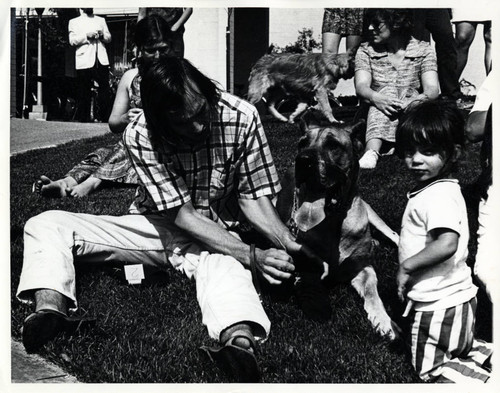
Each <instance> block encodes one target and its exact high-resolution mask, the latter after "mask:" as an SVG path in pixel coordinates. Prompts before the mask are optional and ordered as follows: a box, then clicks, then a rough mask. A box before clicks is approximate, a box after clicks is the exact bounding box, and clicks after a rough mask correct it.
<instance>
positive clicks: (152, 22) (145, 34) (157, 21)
mask: <svg viewBox="0 0 500 393" xmlns="http://www.w3.org/2000/svg"><path fill="white" fill-rule="evenodd" d="M173 37H174V35H173V33H172V31H171V30H170V26H169V25H168V23H167V22H166V21H165V19H163V18H162V17H161V16H159V15H156V14H151V15H148V16H146V17H144V18H143V19H141V20H140V21H139V22H137V25H136V28H135V35H134V41H135V45H136V47H137V49H138V51H139V52H140V51H141V50H142V48H143V47H145V46H153V45H155V44H159V43H166V44H167V45H168V46H169V47H171V48H172V46H173V45H172V44H173ZM168 55H170V56H173V55H174V52H173V50H172V52H171V53H169V54H168ZM146 63H148V62H145V61H144V59H143V57H142V56H138V58H137V68H138V69H139V74H141V75H142V74H143V73H144V67H146V66H148V65H149V64H146Z"/></svg>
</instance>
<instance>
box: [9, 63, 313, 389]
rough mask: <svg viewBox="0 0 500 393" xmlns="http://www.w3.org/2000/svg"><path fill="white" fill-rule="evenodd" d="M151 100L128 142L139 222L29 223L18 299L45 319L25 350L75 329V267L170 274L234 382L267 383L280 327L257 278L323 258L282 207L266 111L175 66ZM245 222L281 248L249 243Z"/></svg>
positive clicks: (156, 74) (150, 85)
mask: <svg viewBox="0 0 500 393" xmlns="http://www.w3.org/2000/svg"><path fill="white" fill-rule="evenodd" d="M141 97H142V103H143V109H144V113H143V114H141V115H139V116H138V117H136V118H135V119H134V120H133V122H132V123H131V124H129V126H128V127H127V128H126V130H125V133H124V143H125V147H126V149H127V152H128V155H129V157H130V159H131V162H132V164H133V166H134V168H135V170H136V171H137V174H138V178H139V182H140V187H139V190H138V193H137V195H136V198H135V200H134V202H133V204H132V206H131V208H130V214H128V215H124V216H119V217H115V216H97V215H89V214H81V213H71V212H65V211H47V212H44V213H41V214H40V215H38V216H36V217H33V218H31V219H30V220H28V222H27V223H26V226H25V228H24V231H25V234H24V262H23V268H22V272H21V277H20V282H19V287H18V290H17V297H18V298H19V299H20V300H22V301H32V300H33V299H34V300H35V312H34V313H32V314H31V315H29V316H28V317H27V318H26V320H25V321H24V325H23V334H22V336H23V343H24V346H25V348H26V349H27V350H28V352H32V351H36V350H38V349H39V348H40V347H42V346H43V345H44V344H45V343H47V342H48V341H50V340H52V339H53V338H54V337H55V336H56V335H57V334H58V333H59V332H60V331H61V330H71V326H72V325H71V323H72V322H73V319H70V318H69V317H68V316H67V312H68V309H74V308H76V307H77V299H76V293H75V270H74V263H75V262H85V261H87V262H88V261H92V263H93V264H94V265H95V264H96V263H102V264H108V263H113V262H115V263H116V262H118V261H121V262H125V263H128V264H130V263H139V264H145V265H152V266H156V267H159V268H164V269H165V268H167V265H169V264H170V265H171V266H172V267H173V268H175V269H177V270H179V271H181V272H183V273H184V274H185V275H186V276H187V277H188V278H191V279H194V280H195V281H196V292H197V299H198V302H199V305H200V308H201V313H202V318H203V323H204V324H205V325H206V326H207V329H208V333H209V335H210V337H211V338H213V339H215V340H217V341H219V342H220V345H218V346H216V347H213V348H209V347H203V349H204V350H205V351H206V352H207V353H208V354H209V355H210V357H211V358H212V359H213V360H215V361H216V362H217V363H218V364H219V365H220V366H221V367H222V368H225V367H226V368H228V369H229V370H228V371H229V372H231V374H232V376H233V378H234V380H236V381H239V382H256V381H258V380H260V371H259V368H258V365H257V361H256V358H255V349H256V343H255V338H261V339H264V338H266V337H267V336H268V334H269V330H270V321H269V319H268V317H267V315H266V313H265V311H264V309H263V307H262V304H261V302H260V300H259V296H258V294H257V292H256V289H255V287H254V285H253V283H252V276H254V277H257V276H259V277H257V278H260V279H261V280H265V281H266V282H268V283H269V284H277V285H278V284H281V283H283V282H284V281H286V280H288V279H290V278H291V276H292V273H293V271H294V265H293V260H292V255H298V253H306V255H309V257H311V258H317V257H316V256H315V255H314V254H313V253H312V252H311V251H310V250H309V249H307V248H305V247H304V246H301V245H299V244H297V243H296V242H295V239H294V238H293V236H292V235H291V233H290V232H289V230H288V229H287V227H286V226H285V225H284V224H283V223H282V222H281V221H280V219H279V217H278V214H277V212H276V210H275V208H274V206H273V204H272V199H273V198H274V197H275V196H276V195H277V193H278V192H279V191H280V189H281V187H280V184H279V181H278V175H277V171H276V168H275V166H274V163H273V159H272V157H271V153H270V150H269V145H268V142H267V139H266V135H265V133H264V129H263V127H262V124H261V122H260V119H259V115H258V112H257V110H256V109H255V107H253V106H252V105H250V104H248V103H247V102H245V101H243V100H242V99H240V98H238V97H236V96H233V95H231V94H229V93H226V92H222V91H220V90H219V89H218V88H217V86H216V84H215V83H214V82H213V81H212V80H210V79H209V78H208V77H206V76H205V75H204V74H202V73H201V72H200V71H199V70H198V69H197V68H196V67H194V66H193V65H192V64H191V63H190V62H188V61H187V60H184V59H178V58H175V57H170V58H165V59H160V60H159V61H158V62H156V63H155V64H153V65H152V66H151V67H150V68H149V69H148V70H147V71H146V72H145V74H144V75H143V77H142V82H141ZM241 220H243V222H245V223H247V225H246V226H248V224H249V225H250V226H252V227H253V228H254V229H255V230H256V232H257V233H259V234H260V235H262V236H263V237H264V238H265V239H266V241H267V242H268V243H267V244H269V245H270V246H266V247H265V246H260V247H258V248H257V247H255V246H253V245H248V244H246V243H244V242H243V241H242V240H240V239H241V238H242V237H244V235H243V234H242V233H243V232H241V231H239V229H241V227H242V226H241V225H239V224H241V223H242V221H241ZM238 231H239V232H240V234H238ZM267 247H271V248H267ZM320 263H321V262H320Z"/></svg>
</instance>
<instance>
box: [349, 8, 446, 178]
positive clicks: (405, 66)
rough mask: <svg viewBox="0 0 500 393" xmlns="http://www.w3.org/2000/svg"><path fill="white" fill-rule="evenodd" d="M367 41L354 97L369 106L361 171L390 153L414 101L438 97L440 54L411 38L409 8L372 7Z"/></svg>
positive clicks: (359, 55) (361, 53) (357, 69)
mask: <svg viewBox="0 0 500 393" xmlns="http://www.w3.org/2000/svg"><path fill="white" fill-rule="evenodd" d="M366 18H367V19H366V20H367V26H368V34H369V37H368V38H369V42H366V43H363V44H361V46H360V47H359V49H358V51H357V53H356V58H355V74H354V84H355V87H356V94H357V95H358V96H359V97H360V99H362V100H363V101H364V102H365V103H367V104H368V107H369V108H368V117H367V121H366V147H365V153H364V154H363V156H362V157H361V159H360V160H359V166H360V168H362V169H373V168H375V167H376V165H377V161H378V159H379V157H380V155H381V154H382V153H387V154H391V153H392V151H393V149H392V145H393V144H394V135H395V131H396V126H397V124H398V115H399V113H400V112H401V111H402V110H403V109H404V108H405V107H406V106H407V105H408V104H409V103H410V102H412V101H415V100H428V99H434V98H437V97H438V94H439V82H438V73H437V60H436V53H435V51H434V49H433V48H432V47H431V46H430V44H429V43H427V42H423V41H418V40H416V39H415V38H413V37H412V36H411V31H412V24H411V18H410V12H409V10H405V9H369V10H368V11H367V14H366Z"/></svg>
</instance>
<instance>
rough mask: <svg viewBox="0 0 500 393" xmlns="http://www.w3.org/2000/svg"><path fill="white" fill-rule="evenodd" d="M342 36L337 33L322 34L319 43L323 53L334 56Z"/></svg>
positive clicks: (337, 51)
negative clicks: (320, 42)
mask: <svg viewBox="0 0 500 393" xmlns="http://www.w3.org/2000/svg"><path fill="white" fill-rule="evenodd" d="M341 39H342V36H341V35H340V34H337V33H323V35H322V38H321V41H322V48H323V53H325V54H331V55H335V54H337V53H339V45H340V40H341Z"/></svg>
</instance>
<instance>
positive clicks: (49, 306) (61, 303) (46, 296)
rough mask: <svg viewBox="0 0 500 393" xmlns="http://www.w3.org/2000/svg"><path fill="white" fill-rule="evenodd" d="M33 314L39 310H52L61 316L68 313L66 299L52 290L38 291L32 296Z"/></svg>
mask: <svg viewBox="0 0 500 393" xmlns="http://www.w3.org/2000/svg"><path fill="white" fill-rule="evenodd" d="M34 297H35V312H36V311H39V310H54V311H58V312H60V313H62V314H65V315H66V314H67V312H68V302H67V298H66V297H65V296H63V295H61V294H60V293H59V292H57V291H54V290H52V289H39V290H37V291H36V292H35V294H34Z"/></svg>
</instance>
